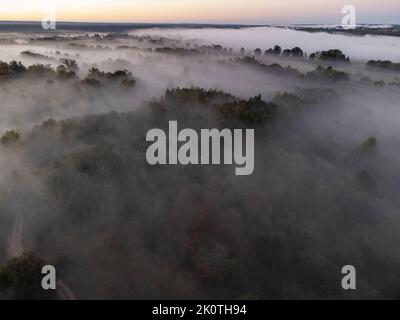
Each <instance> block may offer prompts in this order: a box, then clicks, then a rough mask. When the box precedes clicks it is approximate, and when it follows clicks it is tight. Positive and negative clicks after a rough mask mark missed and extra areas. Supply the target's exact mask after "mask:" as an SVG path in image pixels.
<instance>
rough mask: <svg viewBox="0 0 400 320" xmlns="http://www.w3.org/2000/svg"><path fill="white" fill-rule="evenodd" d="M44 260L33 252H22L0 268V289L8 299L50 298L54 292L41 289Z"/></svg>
mask: <svg viewBox="0 0 400 320" xmlns="http://www.w3.org/2000/svg"><path fill="white" fill-rule="evenodd" d="M45 265H46V262H45V261H44V260H42V259H41V258H39V257H37V256H35V255H34V254H33V253H24V254H23V255H22V256H21V257H18V258H14V259H12V260H10V261H9V262H8V263H7V265H5V266H4V267H2V268H0V290H1V291H2V292H5V293H6V295H7V296H8V297H9V298H10V299H20V300H30V299H52V298H54V292H53V293H52V292H50V291H47V290H43V288H42V286H41V282H42V277H43V275H42V273H41V271H42V268H43V266H45Z"/></svg>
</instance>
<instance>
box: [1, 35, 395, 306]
mask: <svg viewBox="0 0 400 320" xmlns="http://www.w3.org/2000/svg"><path fill="white" fill-rule="evenodd" d="M235 31H237V32H242V31H241V30H234V31H231V32H235ZM158 32H159V31H158ZM246 32H250V31H246ZM291 32H295V31H291ZM150 33H152V32H150ZM1 37H2V39H3V40H2V44H1V47H2V53H1V54H0V56H1V59H2V60H3V62H1V63H0V99H1V101H2V102H1V114H2V116H1V117H0V130H1V132H0V169H1V170H0V182H1V184H0V197H1V202H0V262H1V268H0V297H1V298H4V299H26V298H34V299H49V298H57V297H55V296H53V295H48V293H43V292H41V291H40V290H38V286H39V285H40V283H38V281H39V280H37V279H36V274H37V270H39V265H40V264H43V263H49V264H53V265H54V266H56V268H57V271H58V274H59V276H60V277H61V278H62V280H63V281H64V282H65V283H66V284H67V285H68V286H69V288H70V289H71V290H72V291H73V292H74V295H75V296H76V297H77V298H79V299H143V298H147V299H192V298H198V299H199V298H200V299H206V298H209V299H294V298H296V299H309V298H317V299H332V298H338V299H349V298H350V299H353V298H386V299H387V298H399V295H400V290H399V287H398V285H397V283H396V280H397V278H398V270H399V268H400V255H399V249H400V248H399V243H400V242H399V241H400V235H399V232H398V227H399V224H400V215H399V207H400V206H399V205H400V203H399V202H400V200H399V197H398V192H397V191H398V190H399V187H400V177H399V174H398V172H400V170H399V169H400V153H399V146H400V138H399V137H400V126H399V119H400V110H399V104H398V101H400V91H399V88H400V78H399V74H398V73H397V71H396V70H392V69H388V68H379V64H374V66H373V68H371V63H369V64H367V61H368V60H369V59H366V60H365V61H362V60H357V59H355V61H354V59H352V56H351V54H350V53H348V52H342V51H340V50H338V48H332V47H324V48H318V49H317V50H315V54H314V55H312V56H311V58H310V57H309V55H311V54H312V53H314V51H313V52H307V50H306V49H305V48H296V44H294V43H293V45H290V46H289V45H286V44H285V43H283V42H282V43H280V42H279V41H277V42H276V44H274V45H275V47H274V45H270V44H264V42H263V41H264V39H263V38H259V44H258V45H257V46H256V47H255V48H246V47H245V45H244V44H243V48H242V46H240V47H239V48H236V47H233V46H232V48H231V47H226V46H225V45H224V44H221V43H215V42H206V41H199V40H194V39H191V38H189V37H175V36H174V37H171V36H169V32H168V31H166V33H165V35H164V36H162V35H154V34H150V35H146V34H140V35H139V34H136V33H108V34H95V33H80V32H76V33H73V34H72V33H65V32H64V33H62V32H59V33H54V34H50V36H49V35H40V34H28V35H27V34H22V33H21V34H2V35H1ZM285 41H286V40H285ZM277 47H280V50H278V48H277ZM240 48H241V49H240ZM257 49H259V50H257ZM269 49H271V50H269ZM285 50H286V51H285ZM299 50H301V52H302V54H301V55H300V54H297V53H299V52H300V51H299ZM284 52H286V53H289V52H291V53H293V52H295V53H296V54H295V55H293V54H283V53H284ZM371 59H376V57H375V56H373V57H371ZM383 59H386V57H382V60H383ZM398 62H399V61H395V60H393V62H392V63H398ZM385 65H388V64H385ZM172 120H176V121H178V126H179V128H180V129H184V128H192V129H195V130H200V129H203V128H210V129H211V128H217V129H223V128H232V129H233V128H243V129H245V128H253V129H255V171H254V173H253V175H251V176H242V177H240V176H235V175H234V173H233V168H232V166H229V165H220V166H190V165H189V166H180V165H179V166H150V165H149V164H148V163H147V162H146V157H145V154H146V149H147V147H148V146H149V143H147V142H146V139H145V137H146V133H147V131H148V130H150V129H153V128H161V129H164V130H165V131H167V128H168V122H169V121H172ZM20 251H23V252H25V254H23V255H22V254H21V252H20ZM349 264H350V265H354V266H355V267H356V269H357V271H358V274H357V290H356V291H353V292H348V291H344V290H343V289H342V288H341V279H342V274H341V269H342V267H343V266H344V265H349ZM27 270H28V271H29V272H28V271H27ZM27 274H32V277H29V276H28V277H27V276H25V275H27ZM39 279H40V278H39Z"/></svg>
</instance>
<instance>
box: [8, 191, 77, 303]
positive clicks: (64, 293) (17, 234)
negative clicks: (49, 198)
mask: <svg viewBox="0 0 400 320" xmlns="http://www.w3.org/2000/svg"><path fill="white" fill-rule="evenodd" d="M3 188H4V190H6V192H7V194H9V195H11V194H12V193H11V190H10V189H9V188H8V187H7V185H3ZM13 209H14V210H13V211H14V215H15V218H14V225H13V228H12V232H11V235H10V237H9V238H8V241H7V247H6V250H7V256H8V257H10V258H17V257H20V256H21V255H22V254H23V253H24V247H23V243H22V232H23V229H24V215H23V211H22V209H21V207H20V205H19V204H18V203H14V204H13ZM57 295H58V296H59V298H60V299H61V300H77V298H76V296H75V294H74V293H73V292H72V290H71V289H70V288H69V287H68V286H67V285H66V284H65V282H64V281H62V280H61V279H58V280H57Z"/></svg>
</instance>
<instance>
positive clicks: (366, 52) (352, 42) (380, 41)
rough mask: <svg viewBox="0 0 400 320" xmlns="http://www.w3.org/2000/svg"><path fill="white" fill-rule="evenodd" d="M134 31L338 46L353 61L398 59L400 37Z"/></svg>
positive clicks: (245, 43) (252, 45)
mask: <svg viewBox="0 0 400 320" xmlns="http://www.w3.org/2000/svg"><path fill="white" fill-rule="evenodd" d="M132 33H134V34H151V35H167V36H169V37H174V38H178V39H197V40H198V41H202V42H204V41H205V42H215V43H221V44H223V45H224V46H226V47H232V48H235V49H240V48H241V47H244V48H246V49H249V50H254V49H256V48H261V49H264V50H266V49H269V48H272V47H273V46H275V45H280V46H281V47H285V48H293V47H295V46H298V47H301V48H303V49H304V50H305V51H306V52H308V53H311V52H315V51H321V50H327V48H337V49H340V50H342V51H343V52H345V53H346V54H347V55H349V56H350V57H352V58H353V60H355V61H357V60H362V61H365V60H369V59H376V60H377V59H380V60H392V61H395V62H400V56H399V51H400V38H399V37H387V36H370V35H365V36H362V37H359V36H348V35H339V34H328V33H324V32H316V33H309V32H302V31H295V30H290V29H283V28H275V27H262V28H245V29H240V30H231V29H171V30H168V31H166V30H160V29H150V30H144V31H143V30H141V31H133V32H132Z"/></svg>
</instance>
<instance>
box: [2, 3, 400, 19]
mask: <svg viewBox="0 0 400 320" xmlns="http://www.w3.org/2000/svg"><path fill="white" fill-rule="evenodd" d="M48 4H55V5H56V9H57V10H56V12H57V20H58V21H104V22H211V23H259V24H268V23H328V24H330V23H333V24H336V23H340V20H341V12H340V11H341V8H342V6H344V5H347V4H351V5H353V6H355V8H356V9H357V15H358V21H359V22H360V23H400V0H380V1H376V0H347V1H345V0H329V1H328V0H1V7H0V20H24V21H27V20H28V21H36V20H41V19H42V18H43V16H44V13H43V12H44V10H45V8H46V5H48Z"/></svg>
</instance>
